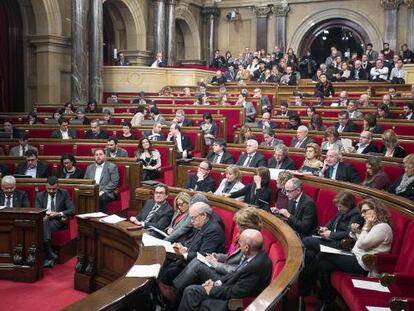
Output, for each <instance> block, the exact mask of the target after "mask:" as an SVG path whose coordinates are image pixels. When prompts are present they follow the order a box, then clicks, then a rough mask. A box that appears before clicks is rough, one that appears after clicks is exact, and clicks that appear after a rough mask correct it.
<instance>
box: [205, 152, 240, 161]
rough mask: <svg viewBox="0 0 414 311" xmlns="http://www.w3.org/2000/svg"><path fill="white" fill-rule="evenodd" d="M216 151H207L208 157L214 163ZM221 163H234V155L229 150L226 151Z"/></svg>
mask: <svg viewBox="0 0 414 311" xmlns="http://www.w3.org/2000/svg"><path fill="white" fill-rule="evenodd" d="M214 155H215V153H214V152H213V151H209V152H208V153H207V156H206V159H207V160H208V161H210V162H211V163H213V160H214ZM220 164H234V157H233V155H232V154H230V153H228V152H224V153H223V155H222V156H221V158H220Z"/></svg>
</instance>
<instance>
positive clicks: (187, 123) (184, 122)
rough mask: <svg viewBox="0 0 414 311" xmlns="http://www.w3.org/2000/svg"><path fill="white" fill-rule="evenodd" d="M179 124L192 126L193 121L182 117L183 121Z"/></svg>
mask: <svg viewBox="0 0 414 311" xmlns="http://www.w3.org/2000/svg"><path fill="white" fill-rule="evenodd" d="M180 126H181V127H183V126H193V121H191V120H190V119H187V118H184V120H183V123H182V124H181V125H180Z"/></svg>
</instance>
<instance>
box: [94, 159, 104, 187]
mask: <svg viewBox="0 0 414 311" xmlns="http://www.w3.org/2000/svg"><path fill="white" fill-rule="evenodd" d="M103 167H104V163H102V164H101V165H98V164H96V170H95V178H94V179H95V182H96V183H97V184H98V185H99V182H100V181H101V176H102V171H103Z"/></svg>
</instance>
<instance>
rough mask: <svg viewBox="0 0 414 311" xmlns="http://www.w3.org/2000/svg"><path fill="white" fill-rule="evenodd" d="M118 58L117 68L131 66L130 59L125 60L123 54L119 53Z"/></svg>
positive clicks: (116, 60)
mask: <svg viewBox="0 0 414 311" xmlns="http://www.w3.org/2000/svg"><path fill="white" fill-rule="evenodd" d="M117 56H118V57H117V58H116V59H115V66H129V61H128V59H126V58H125V55H124V53H123V52H118V55H117Z"/></svg>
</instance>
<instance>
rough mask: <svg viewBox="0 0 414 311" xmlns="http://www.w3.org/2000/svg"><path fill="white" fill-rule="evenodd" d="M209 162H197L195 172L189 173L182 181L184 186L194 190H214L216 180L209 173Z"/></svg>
mask: <svg viewBox="0 0 414 311" xmlns="http://www.w3.org/2000/svg"><path fill="white" fill-rule="evenodd" d="M211 168H212V166H211V162H210V161H207V160H205V161H203V162H201V163H200V164H199V166H198V169H197V174H194V173H193V174H190V175H188V177H187V180H186V181H185V183H184V188H186V189H189V190H194V191H202V192H214V188H215V186H216V181H215V180H214V179H213V177H211V176H210V175H209V173H210V171H211Z"/></svg>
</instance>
